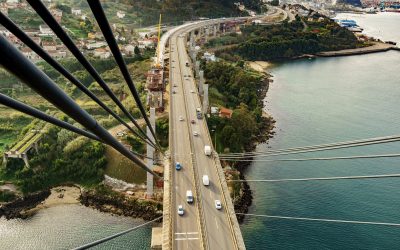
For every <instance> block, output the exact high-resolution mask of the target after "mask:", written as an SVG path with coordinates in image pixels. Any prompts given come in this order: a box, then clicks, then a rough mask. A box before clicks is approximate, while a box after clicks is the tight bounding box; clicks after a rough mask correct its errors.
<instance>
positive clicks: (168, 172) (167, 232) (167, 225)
mask: <svg viewBox="0 0 400 250" xmlns="http://www.w3.org/2000/svg"><path fill="white" fill-rule="evenodd" d="M170 47H171V45H170ZM170 50H171V49H170ZM171 72H172V71H170V72H169V83H170V86H169V88H170V93H171V91H172V85H171V78H172V73H171ZM172 109H173V105H172V98H170V100H169V115H168V116H169V117H168V119H169V129H168V130H169V131H168V132H169V135H168V140H169V155H170V161H169V164H168V166H165V167H164V199H163V229H162V230H163V233H162V249H165V250H168V249H173V232H174V226H173V223H172V186H171V183H172V169H171V166H172V164H173V162H175V155H173V154H172V152H173V149H174V141H173V139H172V132H173V123H172V122H171V121H172V118H171V114H172ZM165 194H168V198H167V199H165Z"/></svg>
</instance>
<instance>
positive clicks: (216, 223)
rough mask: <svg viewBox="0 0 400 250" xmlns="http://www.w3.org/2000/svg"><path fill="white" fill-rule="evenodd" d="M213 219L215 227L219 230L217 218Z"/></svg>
mask: <svg viewBox="0 0 400 250" xmlns="http://www.w3.org/2000/svg"><path fill="white" fill-rule="evenodd" d="M214 219H215V225H217V229H219V227H218V222H217V217H214Z"/></svg>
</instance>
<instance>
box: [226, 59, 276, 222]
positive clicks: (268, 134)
mask: <svg viewBox="0 0 400 250" xmlns="http://www.w3.org/2000/svg"><path fill="white" fill-rule="evenodd" d="M246 63H247V64H248V66H249V67H250V68H252V69H253V70H255V71H257V72H259V73H262V74H263V75H264V85H263V88H262V89H261V93H260V96H259V100H258V101H259V102H263V101H264V99H265V97H266V95H267V93H268V90H269V85H270V84H271V83H272V79H271V78H272V75H270V74H269V73H267V71H266V70H267V69H268V68H269V67H271V66H272V63H270V62H266V61H254V62H251V61H248V62H246ZM263 107H264V106H263ZM263 121H264V122H263V124H264V127H263V128H262V129H261V130H260V132H259V134H258V135H256V136H254V137H253V139H252V141H251V142H250V144H249V145H246V147H245V151H246V152H249V151H250V152H251V151H254V150H255V149H256V147H257V145H259V144H260V143H265V142H267V141H268V139H269V138H272V137H273V135H274V134H275V132H274V131H273V130H274V128H275V120H274V119H273V117H272V116H271V115H269V114H267V113H266V112H265V111H263ZM252 158H253V157H251V158H249V159H252ZM251 164H252V162H251V161H248V162H236V163H235V169H236V170H237V171H238V172H239V179H241V180H243V182H242V183H241V187H240V195H239V198H238V199H235V198H234V199H233V201H234V204H233V205H234V209H235V212H237V213H243V214H245V213H247V212H248V210H249V207H250V206H251V204H252V202H253V193H252V190H251V188H250V185H249V184H248V182H247V181H246V177H245V173H246V170H247V169H248V167H250V165H251ZM224 165H228V164H226V163H225V164H224ZM236 217H237V219H238V222H239V223H242V222H243V219H244V217H245V215H236Z"/></svg>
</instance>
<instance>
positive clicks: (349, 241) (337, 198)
mask: <svg viewBox="0 0 400 250" xmlns="http://www.w3.org/2000/svg"><path fill="white" fill-rule="evenodd" d="M338 18H342V19H346V18H347V19H353V20H355V21H356V22H357V23H358V24H359V25H360V26H361V27H363V28H364V33H366V34H367V35H370V36H374V37H375V38H379V39H381V40H383V41H388V40H390V41H395V42H397V43H400V28H399V27H400V14H398V13H380V14H376V15H354V14H351V15H349V14H340V15H339V16H338ZM269 71H270V73H271V74H272V75H273V83H272V84H271V86H270V89H269V91H268V94H267V97H266V99H265V109H266V111H267V112H268V113H270V114H271V115H272V116H273V117H274V119H275V120H276V128H275V132H276V135H275V136H274V138H273V139H270V140H269V143H268V144H263V145H259V146H258V148H257V151H261V152H268V150H276V149H285V148H290V147H302V146H311V145H318V144H325V143H333V142H343V141H349V140H356V139H367V138H372V137H380V136H390V135H400V108H399V107H400V52H398V51H390V52H385V53H377V54H368V55H360V56H349V57H335V58H318V59H313V60H309V59H305V60H298V61H292V62H286V63H283V64H279V65H275V66H274V67H273V68H272V69H270V70H269ZM396 153H400V142H393V143H387V144H380V145H374V146H372V145H371V146H364V147H357V148H349V149H338V150H332V151H321V152H313V153H303V154H295V155H291V156H289V155H287V156H274V157H267V158H266V157H264V158H262V157H257V158H255V160H257V162H254V163H253V164H252V165H251V167H249V169H248V171H247V173H246V178H247V179H248V180H256V179H286V178H315V177H336V176H361V175H383V174H400V158H390V159H389V158H377V159H352V160H331V161H302V162H294V161H293V162H279V161H275V162H271V161H268V162H267V161H264V162H263V160H267V159H284V158H285V159H293V158H313V157H314V158H315V157H335V156H356V155H373V154H396ZM250 186H251V189H252V190H253V196H254V200H253V204H252V206H251V208H250V211H249V213H251V214H256V215H268V216H284V217H303V218H315V219H333V220H348V221H366V222H388V223H400V179H399V178H386V179H358V180H329V181H297V182H296V181H293V182H277V183H267V182H263V183H260V182H257V183H256V182H250ZM241 228H242V233H243V236H244V240H245V244H246V247H247V249H399V248H400V245H399V239H400V227H399V226H384V225H369V224H353V223H335V222H321V221H303V220H291V219H276V218H268V217H255V216H247V217H246V219H245V222H244V224H243V225H242V227H241Z"/></svg>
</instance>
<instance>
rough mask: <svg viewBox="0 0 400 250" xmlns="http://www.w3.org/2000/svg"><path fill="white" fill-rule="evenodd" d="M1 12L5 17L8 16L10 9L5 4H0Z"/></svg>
mask: <svg viewBox="0 0 400 250" xmlns="http://www.w3.org/2000/svg"><path fill="white" fill-rule="evenodd" d="M0 11H1V12H2V13H3V14H4V15H6V16H8V7H7V4H5V3H0Z"/></svg>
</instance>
